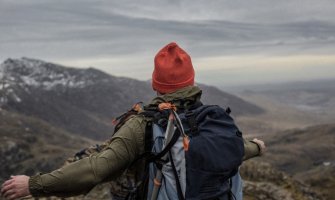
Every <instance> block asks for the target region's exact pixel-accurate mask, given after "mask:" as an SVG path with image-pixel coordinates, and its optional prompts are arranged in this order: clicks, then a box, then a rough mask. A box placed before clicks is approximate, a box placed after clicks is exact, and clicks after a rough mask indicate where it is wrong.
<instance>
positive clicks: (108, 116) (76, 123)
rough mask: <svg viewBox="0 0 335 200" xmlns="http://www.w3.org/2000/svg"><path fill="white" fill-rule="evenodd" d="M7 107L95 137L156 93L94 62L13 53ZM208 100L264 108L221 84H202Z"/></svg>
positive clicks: (3, 90) (5, 67) (2, 73)
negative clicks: (74, 63) (81, 65)
mask: <svg viewBox="0 0 335 200" xmlns="http://www.w3.org/2000/svg"><path fill="white" fill-rule="evenodd" d="M0 77H2V79H1V80H0V100H1V104H2V105H1V104H0V105H1V107H2V108H3V109H5V110H8V111H14V112H18V113H22V114H25V115H27V116H33V117H37V118H40V119H43V120H45V121H46V122H48V123H50V124H52V125H53V126H56V127H60V128H62V129H64V130H67V131H69V132H72V133H74V134H78V135H81V136H85V137H88V138H93V139H104V138H106V137H108V136H110V134H111V133H112V132H113V126H112V124H111V121H112V119H113V118H115V117H117V116H118V115H120V114H121V113H123V112H125V111H127V109H130V107H131V106H132V105H133V104H134V103H137V102H140V101H142V102H149V101H150V99H151V98H153V97H154V92H153V91H152V88H151V84H150V82H149V81H139V80H135V79H130V78H124V77H115V76H112V75H109V74H106V73H104V72H102V71H99V70H96V69H94V68H88V69H77V68H70V67H64V66H61V65H57V64H53V63H48V62H44V61H40V60H36V59H30V58H22V59H7V60H6V61H5V62H4V63H2V64H1V65H0ZM200 87H201V88H202V90H203V101H204V103H211V104H217V105H221V106H224V107H227V106H229V107H230V108H231V109H232V110H233V115H242V114H243V115H248V114H249V115H251V114H258V113H261V112H263V110H262V109H261V108H259V107H258V106H256V105H253V104H251V103H248V102H246V101H244V100H243V99H241V98H238V97H236V96H234V95H231V94H228V93H225V92H223V91H220V90H219V89H217V88H215V87H212V86H206V85H202V84H200Z"/></svg>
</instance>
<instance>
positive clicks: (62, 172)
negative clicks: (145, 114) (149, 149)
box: [1, 118, 145, 199]
mask: <svg viewBox="0 0 335 200" xmlns="http://www.w3.org/2000/svg"><path fill="white" fill-rule="evenodd" d="M144 129H145V122H144V120H141V119H138V118H133V119H130V120H129V121H128V122H127V123H126V124H125V125H124V126H123V127H122V128H121V129H120V130H119V131H118V133H117V134H116V135H115V136H114V137H113V138H112V141H111V143H110V145H109V147H108V148H106V149H105V150H104V151H103V152H101V153H98V154H94V155H91V156H89V157H87V158H83V159H81V160H78V161H76V162H73V163H71V164H69V165H67V166H64V167H62V168H60V169H57V170H55V171H53V172H51V173H47V174H42V175H36V176H32V177H27V176H15V177H14V178H12V179H10V180H8V181H6V182H5V183H4V184H3V186H2V189H1V194H2V195H3V196H5V197H6V198H7V199H15V198H20V197H24V196H27V195H29V194H31V195H33V196H34V197H38V196H74V195H77V194H82V193H86V192H88V191H89V190H90V189H92V188H93V187H94V186H95V185H97V184H98V183H101V182H103V181H108V180H111V179H113V178H115V177H117V176H119V175H120V174H121V173H122V172H123V170H125V169H126V168H127V167H128V166H129V165H130V164H131V163H132V162H133V160H134V159H135V158H136V156H138V155H139V154H141V153H142V152H143V151H144V150H143V148H144V145H143V142H144V141H143V138H144Z"/></svg>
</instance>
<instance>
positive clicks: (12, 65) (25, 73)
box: [0, 58, 94, 90]
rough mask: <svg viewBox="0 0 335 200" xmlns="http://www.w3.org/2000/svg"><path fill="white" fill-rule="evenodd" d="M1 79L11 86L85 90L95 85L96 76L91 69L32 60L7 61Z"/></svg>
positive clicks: (0, 70) (1, 70) (2, 65)
mask: <svg viewBox="0 0 335 200" xmlns="http://www.w3.org/2000/svg"><path fill="white" fill-rule="evenodd" d="M0 77H2V80H3V81H4V82H6V83H9V84H10V85H20V86H29V87H40V88H43V89H45V90H52V89H54V88H55V87H59V86H61V87H71V88H84V87H87V86H89V85H92V84H94V81H92V77H93V78H94V75H92V73H91V70H89V69H73V68H65V67H62V66H59V65H55V64H52V63H47V62H44V61H40V60H35V59H30V58H21V59H8V60H6V61H5V62H4V63H3V64H1V67H0Z"/></svg>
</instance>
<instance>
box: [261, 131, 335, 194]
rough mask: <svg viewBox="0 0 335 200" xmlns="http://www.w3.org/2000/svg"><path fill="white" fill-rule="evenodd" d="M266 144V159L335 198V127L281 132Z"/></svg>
mask: <svg viewBox="0 0 335 200" xmlns="http://www.w3.org/2000/svg"><path fill="white" fill-rule="evenodd" d="M266 141H268V142H267V144H268V147H269V151H268V153H267V154H266V156H265V158H264V159H265V160H267V161H268V162H270V163H272V165H274V166H275V167H276V168H278V169H280V170H283V171H285V172H287V173H288V174H291V175H292V176H294V177H295V178H296V179H298V180H301V181H302V182H304V183H308V184H310V185H311V186H312V187H314V188H316V189H317V190H319V191H322V192H323V193H325V194H326V196H327V199H331V197H333V196H334V195H335V190H334V188H335V178H334V177H335V174H334V172H335V124H323V125H317V126H312V127H308V128H305V129H296V130H290V131H285V132H282V133H278V134H276V135H275V136H272V138H268V139H267V140H266Z"/></svg>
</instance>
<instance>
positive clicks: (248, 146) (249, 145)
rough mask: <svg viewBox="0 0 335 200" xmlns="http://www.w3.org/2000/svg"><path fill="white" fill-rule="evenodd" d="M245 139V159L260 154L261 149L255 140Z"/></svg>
mask: <svg viewBox="0 0 335 200" xmlns="http://www.w3.org/2000/svg"><path fill="white" fill-rule="evenodd" d="M243 141H244V157H243V160H248V159H250V158H253V157H256V156H259V154H260V149H259V147H258V144H256V143H255V142H252V141H249V140H246V139H243Z"/></svg>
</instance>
